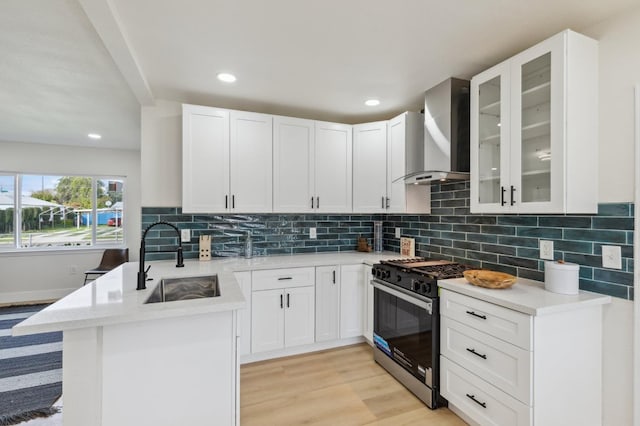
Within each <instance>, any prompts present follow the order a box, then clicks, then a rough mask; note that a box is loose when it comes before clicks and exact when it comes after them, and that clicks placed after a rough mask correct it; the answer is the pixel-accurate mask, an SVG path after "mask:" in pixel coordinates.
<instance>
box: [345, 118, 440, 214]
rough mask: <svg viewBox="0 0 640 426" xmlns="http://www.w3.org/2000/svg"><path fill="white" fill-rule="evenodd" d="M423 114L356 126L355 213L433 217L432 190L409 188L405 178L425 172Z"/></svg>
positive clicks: (354, 150) (354, 149) (354, 146)
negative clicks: (423, 164) (415, 214)
mask: <svg viewBox="0 0 640 426" xmlns="http://www.w3.org/2000/svg"><path fill="white" fill-rule="evenodd" d="M423 121H424V118H423V116H422V115H421V114H418V113H415V112H405V113H402V114H400V115H399V116H397V117H395V118H393V119H391V120H389V121H379V122H375V123H367V124H358V125H355V126H353V211H354V212H357V213H429V212H430V211H431V187H430V186H429V185H406V184H405V183H404V181H403V180H400V178H402V177H403V176H405V175H407V174H409V173H411V172H415V171H419V170H422V159H423V156H424V151H423V140H422V139H423Z"/></svg>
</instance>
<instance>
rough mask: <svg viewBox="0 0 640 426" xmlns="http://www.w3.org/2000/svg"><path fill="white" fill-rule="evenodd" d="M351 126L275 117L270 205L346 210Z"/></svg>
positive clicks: (297, 209)
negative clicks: (272, 200) (271, 202)
mask: <svg viewBox="0 0 640 426" xmlns="http://www.w3.org/2000/svg"><path fill="white" fill-rule="evenodd" d="M351 146H352V141H351V126H350V125H345V124H337V123H325V122H318V121H312V120H303V119H299V118H291V117H275V118H274V154H273V167H274V172H273V181H274V189H273V190H274V192H273V197H274V205H273V208H274V211H275V212H334V213H341V212H350V211H351V179H352V165H351V157H352V148H351Z"/></svg>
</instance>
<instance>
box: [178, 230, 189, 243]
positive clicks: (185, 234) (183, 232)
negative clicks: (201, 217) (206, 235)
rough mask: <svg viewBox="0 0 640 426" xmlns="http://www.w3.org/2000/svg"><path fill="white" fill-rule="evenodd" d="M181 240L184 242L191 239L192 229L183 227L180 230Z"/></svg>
mask: <svg viewBox="0 0 640 426" xmlns="http://www.w3.org/2000/svg"><path fill="white" fill-rule="evenodd" d="M180 240H181V241H182V242H183V243H184V242H189V241H191V230H190V229H181V230H180Z"/></svg>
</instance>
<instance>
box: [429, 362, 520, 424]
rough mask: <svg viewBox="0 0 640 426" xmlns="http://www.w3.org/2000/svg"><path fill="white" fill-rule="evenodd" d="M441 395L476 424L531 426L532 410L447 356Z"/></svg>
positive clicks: (444, 364) (441, 372) (442, 365)
mask: <svg viewBox="0 0 640 426" xmlns="http://www.w3.org/2000/svg"><path fill="white" fill-rule="evenodd" d="M440 393H441V394H442V396H444V397H445V398H446V399H447V400H448V401H449V403H450V404H453V405H455V407H456V408H458V410H460V411H462V412H463V413H464V414H466V415H467V416H468V417H469V418H471V419H472V420H473V421H475V422H477V423H478V424H481V425H492V426H528V425H530V424H531V420H532V410H531V407H529V406H527V405H525V404H523V403H521V402H520V401H518V400H516V399H514V398H512V397H511V396H509V395H507V394H506V393H504V392H502V391H500V390H499V389H497V388H495V387H494V386H492V385H490V384H489V383H487V382H485V381H484V380H482V379H481V378H479V377H478V376H476V375H474V374H473V373H471V372H470V371H468V370H466V369H464V368H462V367H460V366H459V365H458V364H456V363H454V362H452V361H450V360H449V359H447V358H446V357H444V356H441V357H440Z"/></svg>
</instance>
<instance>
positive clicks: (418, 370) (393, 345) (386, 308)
mask: <svg viewBox="0 0 640 426" xmlns="http://www.w3.org/2000/svg"><path fill="white" fill-rule="evenodd" d="M371 284H372V285H373V287H374V302H373V303H374V311H373V312H374V313H373V340H374V343H375V345H376V347H377V348H378V349H380V350H381V351H382V352H384V353H385V354H386V355H387V356H389V357H390V358H392V359H393V360H394V361H395V362H396V363H397V364H399V365H400V366H402V367H403V368H404V369H405V370H407V371H408V372H409V373H410V374H411V375H413V376H414V377H416V378H417V379H418V380H419V381H421V382H422V383H425V384H426V385H427V386H429V387H431V388H433V374H435V373H437V371H434V370H437V367H436V364H437V358H434V357H437V356H438V348H439V342H438V339H439V336H438V327H439V324H438V312H437V299H436V300H432V299H429V298H427V297H424V296H421V295H417V294H413V293H411V292H409V291H407V290H405V289H403V288H401V287H398V286H394V285H393V284H389V283H385V282H383V281H379V280H375V279H374V280H372V281H371ZM434 367H436V368H434Z"/></svg>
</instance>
